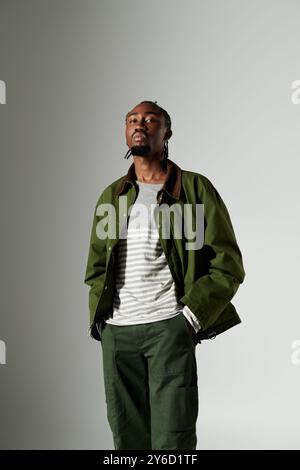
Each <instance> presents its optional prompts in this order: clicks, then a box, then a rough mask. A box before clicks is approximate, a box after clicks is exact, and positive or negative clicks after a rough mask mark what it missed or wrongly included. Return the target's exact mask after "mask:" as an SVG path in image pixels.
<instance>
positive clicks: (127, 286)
mask: <svg viewBox="0 0 300 470" xmlns="http://www.w3.org/2000/svg"><path fill="white" fill-rule="evenodd" d="M136 183H137V185H138V187H139V191H138V195H137V198H136V200H135V203H134V204H133V206H132V208H131V211H130V215H129V217H128V224H126V223H125V224H124V227H123V232H122V233H121V236H120V237H119V242H118V244H117V246H116V257H115V260H116V262H115V284H116V291H115V297H114V303H113V317H112V318H109V319H107V320H106V322H107V323H110V324H112V325H135V324H141V323H151V322H155V321H158V320H165V319H168V318H172V317H174V316H176V315H178V314H180V313H184V315H185V316H186V318H187V319H188V320H189V322H190V323H191V324H192V325H193V327H194V329H195V330H196V331H198V330H199V329H200V325H199V323H198V322H197V318H196V317H195V316H194V315H193V313H192V312H191V311H190V310H189V309H188V308H187V306H184V305H183V304H182V303H180V302H179V301H178V295H177V292H176V285H175V282H174V279H173V277H172V274H171V271H170V269H169V266H168V263H167V259H166V257H165V254H164V251H163V249H162V246H161V243H160V239H159V234H158V230H157V228H156V224H155V220H154V214H153V213H154V210H155V207H157V205H158V204H157V200H156V197H157V192H158V191H159V190H160V189H161V187H162V186H163V183H143V182H140V181H136Z"/></svg>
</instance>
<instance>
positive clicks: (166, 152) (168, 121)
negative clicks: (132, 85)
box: [124, 101, 172, 162]
mask: <svg viewBox="0 0 300 470" xmlns="http://www.w3.org/2000/svg"><path fill="white" fill-rule="evenodd" d="M143 103H150V104H152V105H153V106H155V107H156V109H158V111H159V112H160V113H162V114H163V116H164V118H165V125H166V127H167V128H168V129H171V125H172V123H171V118H170V115H169V113H168V112H167V111H166V110H165V109H163V108H162V107H161V106H159V105H158V104H157V101H141V102H140V103H138V104H143ZM163 154H164V162H166V160H167V159H168V158H169V145H168V140H166V141H165V142H164V148H163ZM130 155H131V149H129V150H128V152H127V153H126V155H125V156H124V158H129V157H130Z"/></svg>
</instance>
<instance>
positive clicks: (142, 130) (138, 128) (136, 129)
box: [134, 124, 147, 133]
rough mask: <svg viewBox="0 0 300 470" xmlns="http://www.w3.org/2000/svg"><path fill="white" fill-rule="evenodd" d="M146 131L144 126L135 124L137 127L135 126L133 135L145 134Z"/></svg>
mask: <svg viewBox="0 0 300 470" xmlns="http://www.w3.org/2000/svg"><path fill="white" fill-rule="evenodd" d="M146 129H147V128H146V126H145V124H137V125H136V126H135V130H134V132H135V133H136V132H145V131H146Z"/></svg>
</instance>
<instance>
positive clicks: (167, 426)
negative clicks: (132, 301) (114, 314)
mask: <svg viewBox="0 0 300 470" xmlns="http://www.w3.org/2000/svg"><path fill="white" fill-rule="evenodd" d="M100 331H101V337H102V340H101V345H102V359H103V374H104V387H105V397H106V405H107V419H108V422H109V425H110V429H111V431H112V434H113V440H114V446H115V449H116V450H125V449H126V450H127V449H131V450H139V449H145V450H151V449H156V450H159V449H167V450H172V449H180V450H188V449H196V444H197V436H196V421H197V416H198V376H197V362H196V356H195V348H196V344H195V342H194V339H193V338H192V336H191V333H190V331H189V325H188V320H187V319H186V318H185V316H184V315H183V313H181V312H180V313H179V314H178V315H176V316H175V317H173V318H171V319H167V320H161V321H157V322H153V323H146V324H141V325H126V326H116V325H110V324H109V323H106V322H104V321H102V322H101V324H100Z"/></svg>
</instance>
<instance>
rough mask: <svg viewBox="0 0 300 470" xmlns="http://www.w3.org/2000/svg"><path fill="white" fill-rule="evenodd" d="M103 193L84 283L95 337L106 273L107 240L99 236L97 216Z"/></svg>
mask: <svg viewBox="0 0 300 470" xmlns="http://www.w3.org/2000/svg"><path fill="white" fill-rule="evenodd" d="M101 201H102V195H101V196H100V198H99V199H98V201H97V204H96V207H95V210H94V214H93V223H92V230H91V235H90V244H89V250H88V258H87V264H86V271H85V277H84V283H85V284H87V285H88V286H89V287H90V290H89V311H90V328H93V329H92V330H91V336H92V337H93V338H94V339H99V338H96V337H95V335H96V336H97V335H98V334H97V331H96V330H95V325H94V324H93V322H94V317H95V313H96V308H97V305H98V301H99V298H100V295H101V292H102V290H103V286H104V280H105V274H106V240H105V239H101V238H99V237H98V236H97V223H98V221H99V220H100V217H99V216H97V207H98V205H99V204H101Z"/></svg>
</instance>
